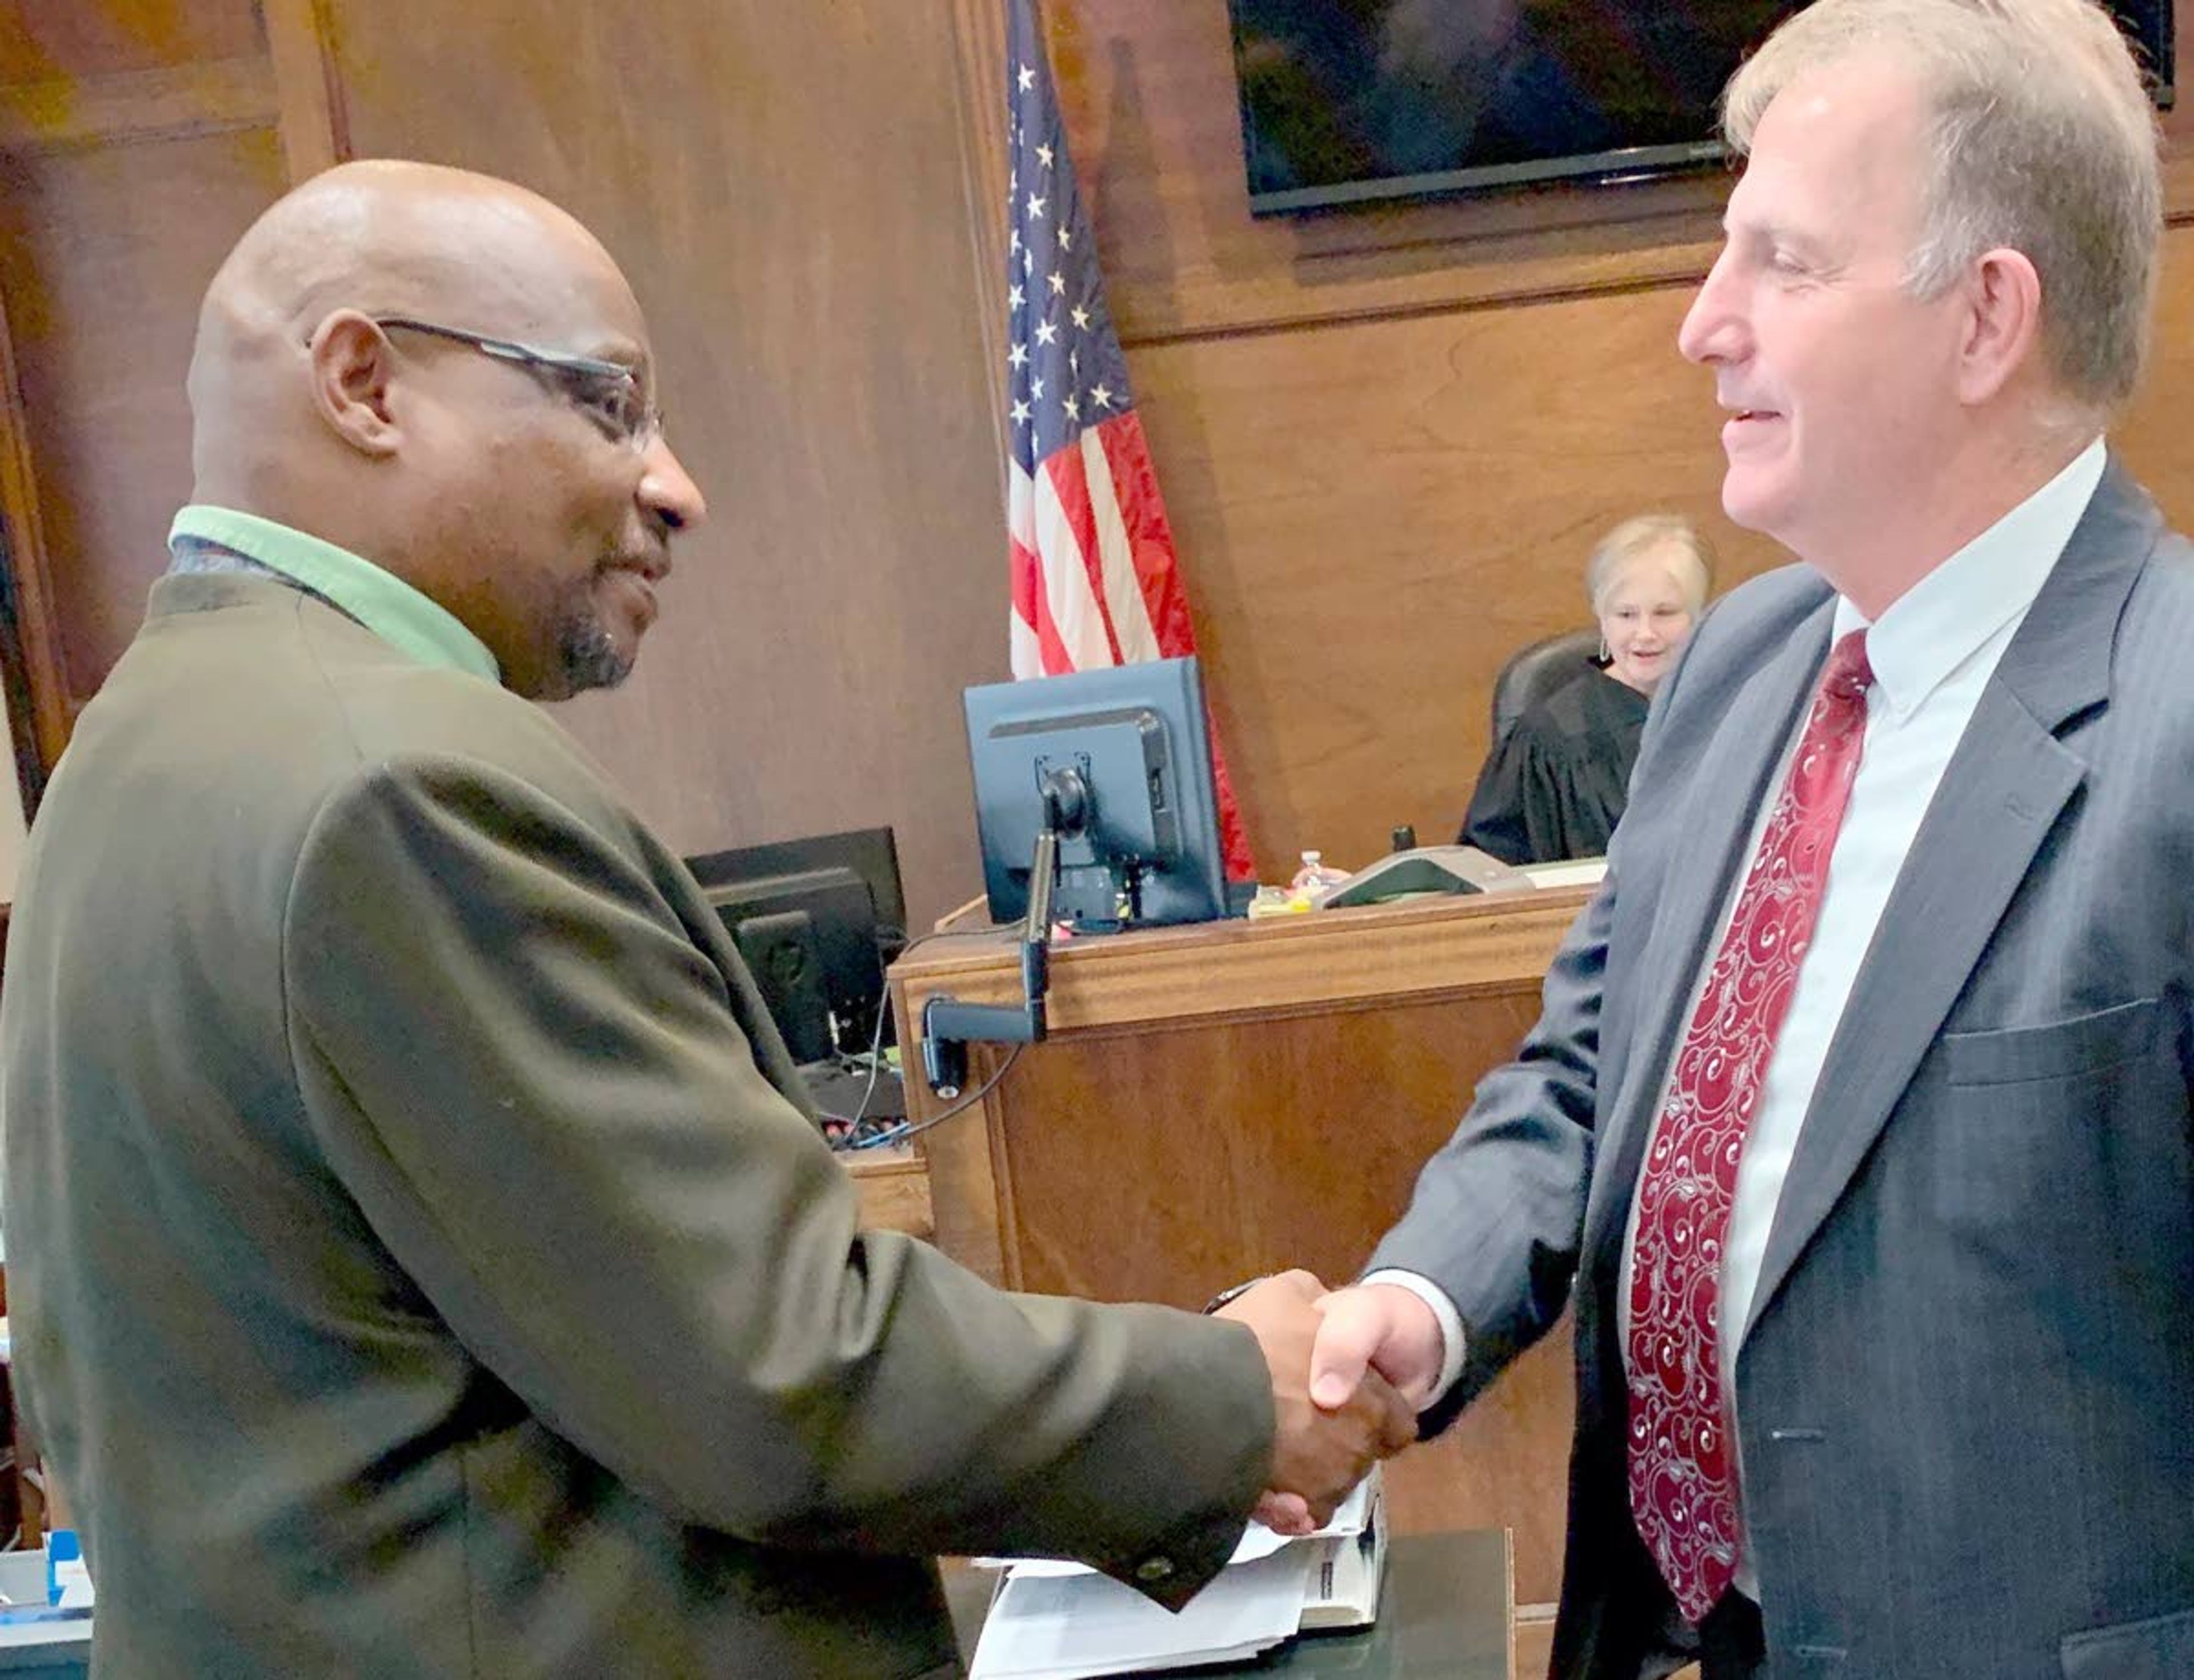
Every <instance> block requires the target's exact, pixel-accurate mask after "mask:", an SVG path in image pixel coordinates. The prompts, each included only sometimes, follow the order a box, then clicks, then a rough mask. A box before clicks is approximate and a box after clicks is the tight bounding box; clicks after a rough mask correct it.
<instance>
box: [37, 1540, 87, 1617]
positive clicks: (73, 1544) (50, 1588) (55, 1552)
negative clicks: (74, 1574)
mask: <svg viewBox="0 0 2194 1680" xmlns="http://www.w3.org/2000/svg"><path fill="white" fill-rule="evenodd" d="M81 1562H83V1541H82V1540H78V1538H77V1536H76V1530H75V1529H73V1528H56V1529H55V1530H54V1531H53V1533H51V1534H49V1535H47V1536H46V1603H49V1604H58V1603H60V1602H61V1592H62V1590H63V1588H64V1587H65V1586H66V1582H64V1581H63V1580H61V1566H62V1565H63V1564H65V1563H81Z"/></svg>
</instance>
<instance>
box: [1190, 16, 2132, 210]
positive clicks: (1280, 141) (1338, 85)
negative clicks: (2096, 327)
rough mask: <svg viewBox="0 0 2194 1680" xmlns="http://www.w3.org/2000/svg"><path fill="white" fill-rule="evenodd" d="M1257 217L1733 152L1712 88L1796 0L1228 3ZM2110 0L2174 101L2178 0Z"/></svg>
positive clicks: (1611, 172) (1672, 164)
mask: <svg viewBox="0 0 2194 1680" xmlns="http://www.w3.org/2000/svg"><path fill="white" fill-rule="evenodd" d="M1229 9H1230V10H1231V11H1232V14H1233V22H1234V62H1235V70H1236V73H1237V76H1238V80H1239V83H1240V87H1241V95H1242V138H1243V146H1244V148H1245V150H1246V151H1247V152H1248V162H1249V208H1250V209H1251V210H1253V211H1254V212H1255V213H1256V214H1258V215H1272V214H1274V213H1277V212H1280V211H1286V210H1303V209H1320V208H1324V207H1325V206H1328V205H1334V204H1356V203H1361V202H1364V201H1366V200H1370V199H1376V198H1410V197H1416V196H1421V195H1424V194H1429V193H1435V192H1459V191H1463V190H1467V189H1470V188H1477V187H1487V186H1513V185H1518V184H1521V183H1524V182H1529V181H1551V180H1555V179H1559V178H1561V177H1565V176H1582V177H1590V178H1594V179H1600V180H1628V179H1631V178H1634V177H1637V176H1641V175H1655V174H1662V173H1665V172H1668V171H1670V170H1674V169H1685V168H1688V167H1691V166H1695V165H1697V164H1700V163H1713V162H1714V161H1716V160H1718V159H1720V157H1721V156H1722V148H1721V146H1720V143H1719V141H1717V140H1716V139H1715V138H1714V114H1715V113H1714V107H1715V101H1716V100H1718V99H1719V98H1720V95H1721V89H1722V85H1723V83H1726V82H1727V81H1728V80H1729V77H1730V75H1731V73H1732V72H1734V71H1735V70H1736V68H1737V62H1738V60H1740V59H1741V58H1742V57H1743V54H1744V53H1745V52H1746V51H1747V50H1748V49H1749V48H1751V47H1753V46H1755V45H1756V44H1757V43H1759V42H1760V41H1761V40H1762V39H1764V38H1765V37H1766V35H1767V34H1768V32H1770V31H1772V29H1773V28H1774V27H1775V26H1776V25H1777V24H1778V23H1779V22H1781V21H1782V20H1783V19H1784V18H1785V17H1788V16H1789V14H1791V13H1793V12H1795V11H1796V10H1798V9H1799V7H1798V6H1796V5H1794V4H1792V3H1790V0H1472V3H1464V0H1229ZM2111 10H2112V11H2113V12H2114V13H2116V15H2117V17H2118V19H2119V21H2120V23H2121V24H2122V26H2123V27H2124V29H2125V31H2126V33H2127V35H2128V37H2130V38H2131V39H2132V41H2133V43H2134V49H2135V51H2136V53H2137V54H2139V57H2140V59H2141V60H2142V62H2143V63H2144V65H2145V66H2150V67H2151V69H2152V71H2153V72H2154V73H2153V74H2152V75H2151V83H2152V85H2153V86H2154V89H2155V91H2156V95H2157V102H2158V103H2159V104H2162V105H2167V106H2168V104H2170V102H2171V92H2172V89H2171V52H2172V17H2171V0H2122V3H2117V4H2114V5H2112V6H2111Z"/></svg>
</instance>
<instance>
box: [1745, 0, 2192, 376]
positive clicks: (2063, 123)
mask: <svg viewBox="0 0 2194 1680" xmlns="http://www.w3.org/2000/svg"><path fill="white" fill-rule="evenodd" d="M1875 52H1880V53H1882V54H1885V55H1886V56H1888V57H1890V58H1891V59H1892V61H1893V62H1895V63H1896V64H1898V65H1899V66H1910V67H1911V68H1912V70H1913V72H1914V73H1915V75H1916V76H1917V77H1919V79H1920V84H1921V89H1922V90H1923V95H1924V97H1925V98H1926V99H1927V106H1928V110H1927V130H1926V142H1925V144H1926V148H1927V155H1926V158H1925V161H1924V163H1923V168H1924V169H1925V170H1926V175H1925V178H1924V179H1923V180H1922V181H1921V232H1920V240H1919V244H1917V245H1916V246H1915V249H1913V252H1912V255H1911V258H1910V263H1909V264H1908V266H1907V267H1906V270H1905V276H1904V284H1905V287H1906V290H1909V291H1910V292H1911V293H1912V294H1913V295H1915V296H1917V297H1921V298H1930V297H1936V296H1939V295H1941V294H1942V292H1943V291H1944V289H1945V288H1947V287H1948V286H1950V284H1951V283H1952V282H1953V281H1955V280H1956V278H1958V276H1959V275H1960V274H1961V273H1962V272H1964V271H1965V270H1966V269H1967V267H1970V266H1971V265H1972V264H1973V261H1975V260H1976V259H1978V258H1979V256H1980V255H1982V253H1984V252H1985V251H1988V250H1990V249H1995V248H1996V247H1999V246H2007V247H2010V248H2011V249H2016V250H2018V251H2019V252H2021V253H2023V254H2024V255H2025V256H2026V258H2027V259H2028V261H2030V262H2032V263H2033V265H2034V267H2035V272H2036V273H2037V274H2039V275H2040V276H2041V279H2042V300H2043V303H2042V352H2043V354H2044V355H2045V356H2046V357H2047V358H2048V362H2049V365H2050V369H2051V371H2052V372H2053V374H2054V375H2055V376H2056V381H2057V383H2058V385H2059V387H2061V388H2062V389H2063V390H2064V391H2065V393H2068V394H2069V395H2071V397H2072V398H2075V399H2076V401H2078V402H2080V403H2081V404H2085V405H2088V406H2089V407H2091V408H2093V409H2095V410H2108V409H2110V408H2111V407H2112V406H2114V405H2115V404H2118V403H2120V402H2122V401H2123V400H2124V399H2125V398H2127V397H2128V396H2129V395H2131V394H2132V392H2133V389H2134V385H2135V384H2136V383H2137V382H2138V381H2139V376H2140V368H2141V363H2142V360H2143V359H2144V358H2145V356H2146V354H2147V352H2148V335H2149V312H2150V304H2151V300H2152V298H2153V296H2154V295H2155V290H2156V267H2157V244H2158V241H2159V240H2160V238H2161V237H2162V228H2163V189H2162V176H2161V171H2160V168H2159V165H2158V163H2157V124H2156V115H2155V112H2154V111H2153V110H2152V109H2151V106H2150V105H2149V101H2148V96H2147V95H2146V93H2145V91H2144V90H2143V89H2142V86H2141V80H2140V72H2139V70H2138V69H2137V68H2136V67H2135V66H2134V59H2133V54H2132V53H2131V51H2130V50H2129V49H2128V47H2127V44H2126V41H2125V37H2123V36H2122V35H2121V34H2120V33H2119V32H2118V29H2117V26H2116V24H2115V23H2113V22H2112V21H2111V18H2110V16H2109V14H2107V13H2105V11H2104V10H2103V9H2101V8H2100V7H2099V6H2097V5H2094V4H2092V3H2090V0H1818V3H1816V4H1814V5H1811V6H1808V7H1806V9H1805V10H1803V11H1801V12H1800V13H1799V14H1797V15H1796V16H1795V17H1793V18H1791V19H1790V20H1789V21H1788V22H1786V23H1784V24H1783V26H1782V27H1781V28H1779V29H1778V30H1777V31H1776V32H1774V33H1773V34H1772V35H1771V36H1769V37H1768V38H1767V41H1766V44H1765V45H1763V46H1762V47H1761V48H1760V50H1759V52H1758V53H1756V54H1754V56H1753V57H1752V58H1751V59H1749V60H1747V61H1746V63H1745V64H1744V65H1743V67H1742V68H1740V69H1739V70H1738V71H1737V74H1736V75H1735V76H1734V77H1732V78H1731V81H1730V84H1729V87H1728V89H1727V90H1726V92H1725V93H1724V95H1723V96H1722V133H1723V136H1724V137H1725V138H1726V140H1727V141H1728V143H1729V146H1730V149H1731V150H1732V152H1736V153H1737V154H1738V155H1739V156H1742V155H1743V154H1744V153H1745V152H1748V151H1749V149H1750V147H1751V145H1752V135H1753V130H1754V129H1755V127H1756V126H1757V125H1758V123H1759V122H1760V117H1761V115H1762V113H1763V112H1766V109H1767V106H1768V105H1769V104H1770V102H1772V100H1773V99H1774V98H1775V96H1776V95H1778V94H1779V93H1781V92H1782V91H1783V89H1784V88H1786V87H1788V86H1789V84H1790V83H1793V82H1795V81H1796V80H1798V79H1799V78H1800V77H1802V76H1805V75H1806V74H1808V73H1810V72H1814V71H1818V70H1822V69H1824V68H1827V67H1829V66H1833V65H1835V64H1836V63H1838V62H1840V61H1841V60H1845V59H1848V58H1852V57H1857V56H1860V55H1864V54H1871V53H1875Z"/></svg>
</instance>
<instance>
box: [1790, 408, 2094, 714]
mask: <svg viewBox="0 0 2194 1680" xmlns="http://www.w3.org/2000/svg"><path fill="white" fill-rule="evenodd" d="M2109 458H2110V455H2109V451H2108V450H2106V449H2105V447H2104V444H2103V440H2102V439H2100V438H2097V439H2095V440H2094V442H2093V443H2091V444H2088V447H2087V448H2085V449H2084V450H2081V451H2080V453H2079V454H2078V455H2076V456H2074V457H2073V458H2072V461H2071V463H2070V464H2069V465H2068V466H2066V467H2065V469H2064V470H2063V471H2062V472H2060V473H2058V474H2057V476H2056V477H2055V478H2053V479H2050V481H2049V482H2048V484H2046V485H2042V488H2041V489H2040V490H2036V491H2035V492H2034V494H2033V495H2031V496H2028V497H2027V498H2026V500H2025V501H2024V502H2020V503H2019V506H2018V507H2014V508H2013V509H2012V510H2011V511H2010V512H2009V513H2006V514H2005V515H2004V516H2003V517H2002V519H1998V520H1997V521H1996V523H1995V524H1994V525H1990V527H1989V528H1988V529H1987V530H1984V531H1983V532H1982V533H1981V534H1980V535H1979V536H1977V537H1975V538H1974V539H1973V541H1972V542H1968V543H1967V544H1966V546H1965V547H1964V548H1961V549H1959V550H1958V552H1957V553H1955V554H1953V555H1951V556H1950V559H1947V560H1944V562H1943V563H1942V565H1938V566H1937V567H1936V568H1935V569H1934V570H1933V571H1931V572H1929V573H1928V574H1927V576H1925V577H1923V578H1921V580H1920V581H1919V582H1917V583H1915V584H1914V585H1913V586H1912V587H1911V588H1910V589H1908V590H1906V591H1905V592H1904V593H1903V594H1902V595H1900V596H1898V598H1897V599H1896V600H1894V601H1893V602H1892V603H1891V604H1890V607H1889V610H1888V611H1887V612H1885V613H1883V614H1882V615H1881V621H1880V622H1877V623H1875V624H1872V625H1869V623H1868V622H1867V621H1866V616H1865V615H1864V613H1862V612H1861V611H1859V610H1858V608H1857V607H1855V606H1853V605H1852V604H1851V602H1850V601H1848V600H1847V599H1844V598H1843V597H1842V596H1841V595H1839V596H1838V597H1837V598H1836V619H1835V632H1834V634H1832V635H1831V636H1830V638H1829V641H1830V644H1831V645H1834V643H1835V642H1836V641H1839V640H1841V639H1842V638H1843V635H1844V634H1845V633H1846V632H1847V631H1850V630H1864V631H1865V632H1866V633H1867V636H1866V657H1867V663H1868V664H1869V665H1871V666H1872V667H1873V668H1874V679H1875V687H1876V689H1877V691H1878V692H1877V697H1876V704H1877V705H1879V706H1881V707H1885V708H1887V710H1888V711H1889V712H1890V714H1892V716H1897V717H1904V716H1907V715H1909V714H1910V713H1911V711H1912V709H1913V708H1915V707H1916V706H1918V705H1919V704H1920V703H1921V702H1922V701H1924V700H1925V699H1927V697H1928V696H1929V695H1930V694H1932V693H1933V692H1934V691H1935V690H1936V689H1937V688H1938V686H1940V685H1941V684H1942V682H1943V681H1944V679H1945V678H1947V677H1948V676H1949V675H1950V674H1951V673H1952V672H1953V671H1955V670H1956V669H1957V668H1958V667H1959V666H1961V665H1962V664H1964V663H1965V662H1966V661H1967V660H1968V659H1970V658H1972V657H1973V655H1974V654H1975V653H1977V652H1978V651H1979V650H1980V648H1981V647H1982V645H1984V644H1985V643H1986V642H1987V641H1988V639H1989V638H1990V637H1991V636H1993V635H1995V634H1996V632H1997V631H1999V630H2001V629H2002V628H2003V627H2004V626H2005V625H2006V624H2007V623H2009V622H2011V621H2012V620H2013V619H2014V618H2017V617H2019V616H2021V615H2022V614H2024V613H2025V611H2026V610H2027V609H2028V608H2029V607H2030V606H2032V605H2034V598H2035V597H2036V595H2038V594H2040V593H2042V584H2043V583H2045V582H2048V577H2049V574H2050V571H2052V570H2053V568H2054V567H2055V565H2056V564H2057V560H2058V557H2059V555H2061V554H2063V553H2064V552H2065V544H2066V543H2067V542H2070V541H2071V537H2072V530H2073V527H2074V526H2076V525H2078V524H2079V523H2080V516H2081V515H2082V513H2086V512H2087V510H2088V502H2090V501H2092V500H2093V497H2094V494H2095V487H2096V486H2097V485H2099V484H2101V483H2102V481H2103V468H2104V467H2105V465H2106V464H2107V462H2108V461H2109Z"/></svg>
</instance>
